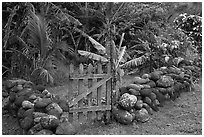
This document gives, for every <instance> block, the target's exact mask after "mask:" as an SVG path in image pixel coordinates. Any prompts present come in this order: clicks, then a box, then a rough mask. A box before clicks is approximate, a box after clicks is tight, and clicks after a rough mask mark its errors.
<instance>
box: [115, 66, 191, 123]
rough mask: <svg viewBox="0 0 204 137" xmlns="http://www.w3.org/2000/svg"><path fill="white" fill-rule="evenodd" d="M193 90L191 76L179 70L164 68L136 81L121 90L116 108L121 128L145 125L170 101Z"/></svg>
mask: <svg viewBox="0 0 204 137" xmlns="http://www.w3.org/2000/svg"><path fill="white" fill-rule="evenodd" d="M190 88H191V73H190V71H188V70H186V69H180V68H177V67H169V68H167V67H161V68H159V69H157V70H155V71H154V72H152V73H150V74H143V75H142V76H141V77H134V79H133V83H131V84H129V85H127V86H124V87H121V88H120V89H119V97H118V98H119V100H118V101H117V103H116V105H115V106H114V107H113V111H112V112H113V115H114V118H115V119H116V120H117V121H118V122H120V123H122V124H130V123H132V122H133V121H134V120H136V121H139V122H146V121H148V120H149V118H150V115H151V114H153V112H154V111H159V107H162V106H163V105H164V102H165V101H167V100H175V99H176V98H178V97H179V96H180V94H181V92H187V91H189V90H190Z"/></svg>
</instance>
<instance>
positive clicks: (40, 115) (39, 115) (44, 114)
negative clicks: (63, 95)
mask: <svg viewBox="0 0 204 137" xmlns="http://www.w3.org/2000/svg"><path fill="white" fill-rule="evenodd" d="M43 116H48V114H46V113H41V112H33V117H34V118H37V117H43Z"/></svg>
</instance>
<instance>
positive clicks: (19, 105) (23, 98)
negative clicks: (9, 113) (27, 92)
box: [14, 96, 26, 107]
mask: <svg viewBox="0 0 204 137" xmlns="http://www.w3.org/2000/svg"><path fill="white" fill-rule="evenodd" d="M24 100H26V97H25V96H17V97H16V99H15V102H14V103H15V104H16V106H18V107H21V106H22V102H23V101H24Z"/></svg>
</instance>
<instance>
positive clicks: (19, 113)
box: [17, 107, 26, 119]
mask: <svg viewBox="0 0 204 137" xmlns="http://www.w3.org/2000/svg"><path fill="white" fill-rule="evenodd" d="M25 111H26V110H25V109H24V108H23V107H20V108H19V109H18V112H17V116H18V118H19V119H21V118H24V113H25Z"/></svg>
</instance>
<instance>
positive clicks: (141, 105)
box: [135, 100, 143, 110]
mask: <svg viewBox="0 0 204 137" xmlns="http://www.w3.org/2000/svg"><path fill="white" fill-rule="evenodd" d="M142 107H143V101H142V100H138V101H137V102H136V104H135V109H137V110H140V109H141V108H142Z"/></svg>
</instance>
